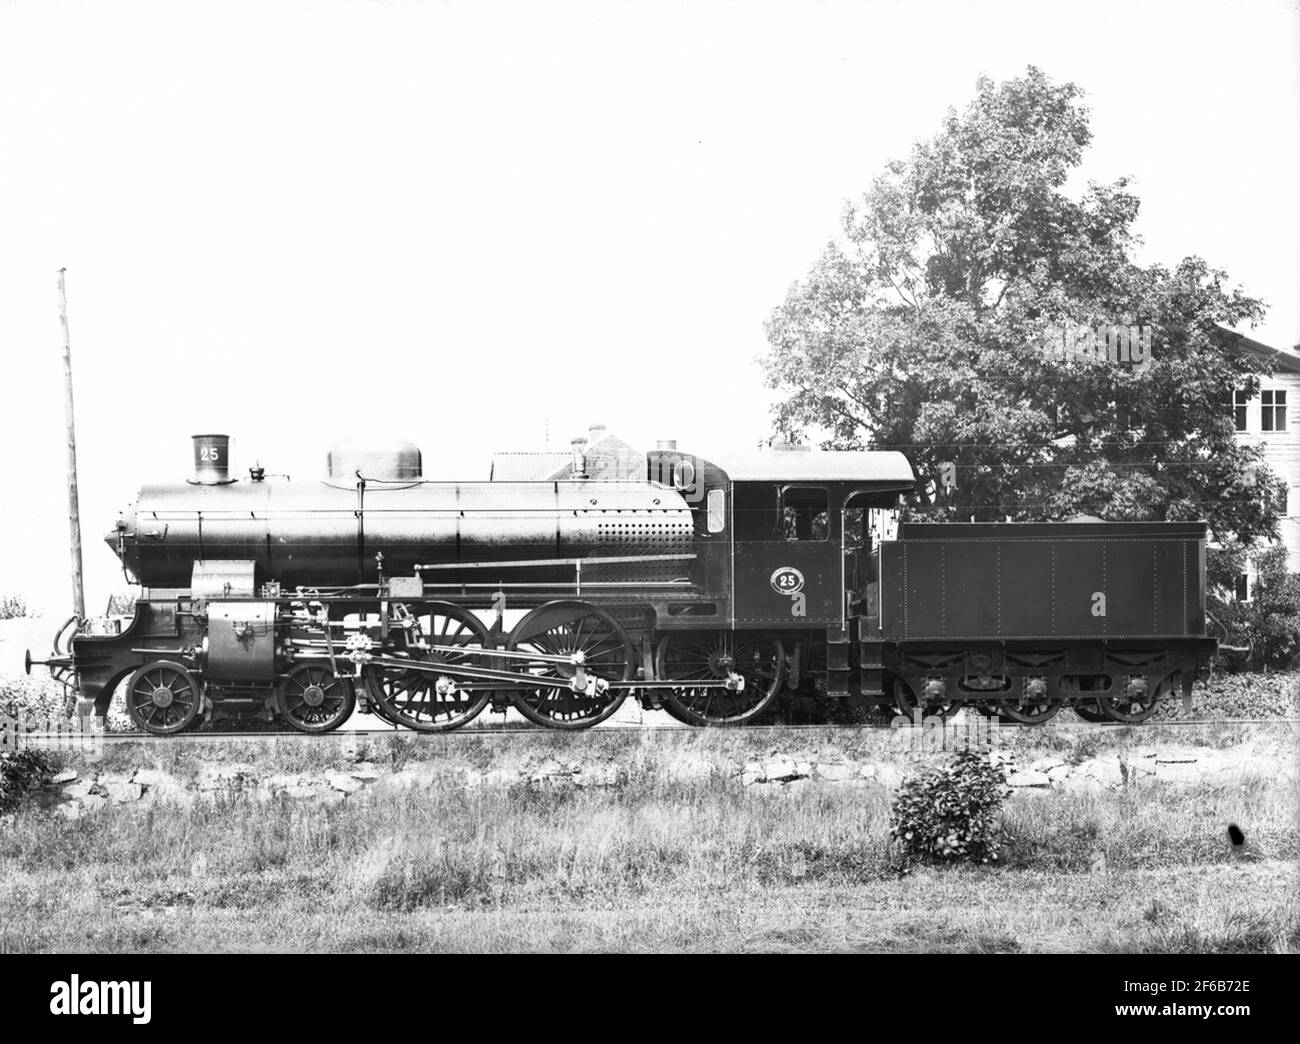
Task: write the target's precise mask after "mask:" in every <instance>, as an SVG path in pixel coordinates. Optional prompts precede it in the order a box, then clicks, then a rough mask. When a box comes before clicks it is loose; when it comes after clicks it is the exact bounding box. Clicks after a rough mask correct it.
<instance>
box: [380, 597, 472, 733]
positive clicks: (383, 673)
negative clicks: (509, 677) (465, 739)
mask: <svg viewBox="0 0 1300 1044" xmlns="http://www.w3.org/2000/svg"><path fill="white" fill-rule="evenodd" d="M415 616H416V619H417V620H418V621H419V624H420V635H419V638H420V641H421V642H422V643H423V645H424V646H425V648H421V647H420V645H419V644H414V645H411V646H410V647H409V648H408V652H407V654H406V655H405V656H404V657H403V658H405V659H410V660H411V661H413V662H418V663H420V664H422V665H425V669H422V670H416V669H413V668H395V667H367V668H366V669H365V670H364V671H363V672H362V677H363V678H364V679H365V684H366V694H367V695H368V696H369V697H370V699H371V700H372V701H373V702H374V704H375V710H376V713H378V714H379V716H380V717H381V718H383V719H384V720H385V721H388V722H390V723H392V724H394V725H404V726H406V728H408V729H414V730H415V731H416V732H448V731H450V730H451V729H458V728H460V727H461V726H462V725H465V724H467V723H468V722H471V721H473V720H474V719H475V718H476V717H478V715H479V713H480V712H481V711H482V710H483V708H484V707H486V706H487V705H488V702H489V701H490V700H491V699H492V692H493V688H494V684H493V683H492V682H490V681H486V680H475V679H473V678H466V677H464V676H463V675H458V674H456V673H454V672H447V673H444V672H440V671H438V670H437V669H436V668H437V666H439V665H441V666H444V667H456V666H463V667H494V666H497V665H495V664H493V663H491V662H490V661H489V660H488V658H487V657H484V656H476V655H474V654H473V653H472V652H471V650H478V649H491V648H493V643H492V638H491V635H489V634H488V629H487V627H486V626H484V624H483V621H482V620H480V619H479V618H478V617H477V616H475V615H474V614H473V613H472V612H470V611H469V610H468V609H462V608H461V607H460V606H457V605H452V604H451V603H449V602H439V603H436V604H434V605H430V606H424V607H421V608H419V609H417V610H416V612H415ZM429 667H432V668H434V669H432V670H430V669H428V668H429Z"/></svg>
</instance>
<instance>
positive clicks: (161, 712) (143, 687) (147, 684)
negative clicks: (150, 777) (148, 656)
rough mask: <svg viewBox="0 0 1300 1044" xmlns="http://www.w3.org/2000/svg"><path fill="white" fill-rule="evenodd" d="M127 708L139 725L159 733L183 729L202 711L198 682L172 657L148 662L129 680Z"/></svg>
mask: <svg viewBox="0 0 1300 1044" xmlns="http://www.w3.org/2000/svg"><path fill="white" fill-rule="evenodd" d="M125 698H126V711H127V713H128V714H129V715H130V716H131V721H133V722H134V723H135V725H136V727H137V728H140V729H143V730H144V731H145V732H152V733H154V734H155V735H158V736H171V735H174V734H175V733H177V732H183V731H184V730H185V729H187V728H189V727H190V726H191V725H192V724H194V720H195V717H196V716H197V715H198V712H199V683H198V681H197V680H196V679H195V677H194V675H192V674H191V673H190V672H189V671H188V670H187V669H186V668H185V667H184V666H182V665H181V664H179V663H173V662H172V661H171V660H154V661H153V662H152V663H146V664H145V665H144V666H143V667H141V668H140V669H139V670H138V671H136V672H135V673H134V674H133V675H131V679H130V681H128V682H127V683H126V697H125Z"/></svg>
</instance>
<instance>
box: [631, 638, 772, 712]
mask: <svg viewBox="0 0 1300 1044" xmlns="http://www.w3.org/2000/svg"><path fill="white" fill-rule="evenodd" d="M655 673H656V674H657V675H658V676H659V678H660V680H661V681H669V682H680V683H681V685H680V687H675V688H672V689H669V690H667V694H666V695H665V696H664V709H665V710H666V711H668V713H669V714H671V715H672V716H673V717H674V718H676V719H677V720H678V721H683V722H685V723H686V724H688V725H742V724H744V723H745V722H747V721H751V720H752V719H754V718H756V717H757V716H758V715H760V714H762V713H763V711H764V710H766V709H767V707H768V705H769V704H771V702H772V700H773V699H775V698H776V694H777V692H778V691H779V690H780V688H781V680H782V678H783V677H784V676H785V649H784V648H783V647H782V645H781V642H780V641H779V640H777V639H775V638H764V637H762V636H760V635H746V634H744V633H740V634H737V633H735V632H733V631H715V632H708V633H698V632H681V633H678V634H672V635H665V636H664V637H663V638H662V639H660V641H659V648H658V650H657V652H656V655H655ZM733 675H734V676H737V677H738V678H739V679H740V680H741V681H742V682H743V687H742V688H740V689H739V690H732V689H727V688H723V687H719V686H717V685H716V683H717V682H725V681H727V679H728V678H730V677H732V676H733ZM692 682H713V683H715V684H713V685H710V686H708V687H707V688H706V687H704V686H701V685H698V684H697V685H692V684H691V683H692Z"/></svg>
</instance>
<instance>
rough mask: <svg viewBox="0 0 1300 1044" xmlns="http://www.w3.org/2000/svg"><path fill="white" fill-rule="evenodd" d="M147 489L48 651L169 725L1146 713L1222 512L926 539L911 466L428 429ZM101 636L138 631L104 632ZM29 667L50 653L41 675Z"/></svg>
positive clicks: (1187, 631) (94, 695)
mask: <svg viewBox="0 0 1300 1044" xmlns="http://www.w3.org/2000/svg"><path fill="white" fill-rule="evenodd" d="M194 441H195V473H194V476H193V478H191V479H190V480H189V481H186V482H180V483H172V484H166V485H155V486H146V487H145V488H144V489H143V490H141V492H140V496H139V499H138V500H137V501H136V503H135V505H134V506H133V507H132V508H131V509H130V510H129V511H127V512H126V513H125V514H124V515H123V517H122V518H121V519H120V520H119V521H118V523H117V526H116V528H115V529H114V530H113V532H112V533H111V534H109V537H108V540H109V543H110V545H111V546H112V547H113V549H114V551H115V552H116V553H117V555H118V556H119V558H120V559H121V561H122V565H123V568H124V570H125V571H126V572H127V574H128V578H129V579H132V580H134V581H135V582H138V583H139V584H141V585H142V587H143V595H142V597H141V598H140V599H139V601H138V602H137V604H136V608H135V615H134V619H132V620H130V621H129V622H128V623H127V626H125V627H124V628H120V629H118V630H117V633H91V631H90V630H89V629H84V628H83V626H82V624H81V622H80V621H77V622H75V624H73V623H71V622H70V625H69V627H68V629H67V630H68V631H71V632H72V633H71V634H70V635H69V634H67V633H65V634H64V635H63V636H61V637H60V638H59V639H56V642H55V651H54V653H53V654H52V655H51V657H50V658H49V659H48V660H45V661H39V662H43V663H45V664H47V665H48V666H49V667H50V669H51V671H52V672H53V673H54V674H55V676H56V677H58V678H60V679H61V680H64V681H65V682H67V683H68V684H69V685H75V686H76V689H77V692H78V695H79V696H80V698H81V701H82V707H83V708H85V709H86V710H89V709H90V708H92V707H93V710H94V712H95V713H97V714H101V715H102V714H105V713H106V712H107V710H108V705H109V701H110V700H111V699H112V696H113V693H114V692H115V691H117V690H118V689H119V688H120V690H121V692H122V693H123V699H124V701H125V704H126V709H127V711H128V712H129V714H130V716H131V718H132V720H133V721H134V722H135V723H136V725H137V726H138V727H140V728H141V729H144V730H146V731H148V732H152V733H159V734H172V733H179V732H183V731H185V730H187V729H191V728H194V727H195V726H196V725H197V724H199V723H201V722H202V721H204V720H205V719H207V718H219V717H222V716H225V715H229V714H244V715H248V714H251V715H260V716H262V717H264V718H266V719H268V720H270V719H272V718H278V719H280V720H282V721H283V722H284V723H286V724H287V725H289V726H291V727H292V728H294V729H298V730H300V731H303V732H326V731H329V730H330V729H333V728H336V727H338V726H339V725H340V724H342V723H343V721H345V720H346V719H347V718H348V717H349V715H350V714H352V712H353V710H354V709H358V710H360V711H362V712H365V713H373V714H376V715H378V716H379V717H381V718H383V719H385V720H386V721H388V722H391V723H393V724H396V725H400V726H405V727H407V728H410V729H416V730H420V731H440V730H447V729H454V728H456V727H458V726H461V725H464V724H465V723H466V722H468V721H471V720H472V719H473V718H474V717H475V716H476V715H477V714H479V712H480V711H482V710H483V709H484V708H485V707H487V706H489V705H493V706H495V707H497V708H498V709H500V708H503V707H505V706H514V707H516V708H517V709H518V710H519V712H520V713H521V714H523V715H524V716H525V717H527V718H528V719H530V720H531V721H534V722H537V723H538V724H541V725H545V726H549V727H552V728H561V729H576V728H584V727H587V726H590V725H594V724H596V723H597V722H599V721H602V720H604V719H605V718H608V717H609V716H610V715H611V714H612V713H614V711H615V710H616V709H617V708H618V707H619V705H620V703H621V702H622V701H623V700H624V699H625V698H626V697H627V696H628V695H630V694H634V695H635V696H636V697H637V698H639V699H640V700H642V701H643V703H645V704H646V705H647V706H654V707H662V708H663V709H665V710H667V711H668V712H670V713H671V714H672V715H673V716H675V717H676V718H678V719H680V720H682V721H684V722H688V723H690V724H695V725H729V724H739V723H742V722H746V721H750V720H753V719H755V718H756V717H758V716H759V715H762V714H763V713H764V711H766V710H767V709H768V708H769V706H770V705H771V704H772V701H773V700H774V699H776V698H777V697H778V696H788V697H792V698H794V699H800V698H808V699H814V698H816V699H836V700H847V701H850V702H851V703H853V704H854V705H856V706H859V707H862V706H871V705H880V706H894V707H896V708H898V709H899V710H900V711H902V712H904V713H906V714H909V715H912V714H916V713H921V714H930V713H946V712H949V711H951V710H953V709H955V708H957V707H959V706H962V705H965V704H969V705H971V706H973V707H975V708H976V709H977V710H980V711H982V712H984V713H987V714H990V715H996V716H998V717H999V718H1001V719H1004V720H1008V721H1014V722H1021V723H1026V724H1032V723H1038V722H1043V721H1046V720H1048V719H1050V718H1051V717H1053V716H1054V715H1055V714H1056V713H1057V712H1058V711H1060V710H1061V709H1062V708H1063V707H1066V706H1069V707H1072V708H1074V709H1075V710H1076V711H1078V712H1079V713H1080V714H1081V715H1083V716H1084V717H1085V718H1088V719H1089V720H1097V721H1120V722H1138V721H1143V720H1145V719H1146V718H1147V717H1149V716H1150V715H1151V714H1152V713H1153V712H1154V711H1155V709H1156V706H1157V704H1158V701H1159V700H1160V699H1161V698H1162V697H1163V696H1165V695H1166V694H1167V693H1169V692H1170V691H1171V690H1172V688H1173V687H1174V686H1175V685H1176V684H1177V685H1180V686H1181V689H1182V692H1183V695H1184V698H1187V699H1189V698H1190V693H1191V686H1192V682H1193V679H1194V677H1195V674H1196V670H1197V667H1198V666H1199V665H1200V664H1202V663H1204V662H1205V661H1206V660H1207V659H1208V658H1209V657H1210V656H1211V655H1212V654H1213V652H1214V649H1215V642H1214V640H1213V639H1211V638H1207V637H1206V635H1205V621H1206V616H1205V537H1206V530H1205V526H1204V525H1203V524H1201V523H1140V524H1139V523H1044V524H1038V523H1034V524H970V525H962V524H951V525H950V524H944V525H936V524H916V523H904V524H902V525H901V526H896V527H894V529H895V530H896V531H891V526H892V520H893V519H894V518H896V516H897V510H898V508H899V505H900V500H901V498H902V496H903V495H904V494H907V493H908V492H910V491H911V490H912V489H913V486H914V484H915V476H914V475H913V472H912V468H911V466H910V464H909V463H908V461H907V459H906V458H905V457H904V456H903V455H902V454H899V453H894V452H816V451H811V450H806V449H802V448H798V447H793V448H785V449H774V450H770V451H763V452H755V453H752V454H749V455H747V456H744V457H737V456H730V455H717V456H709V457H705V456H700V455H698V454H694V453H688V452H681V451H678V450H677V449H676V447H675V445H674V444H671V443H661V444H660V446H659V448H657V449H655V450H653V451H651V452H649V453H647V454H645V455H644V457H642V458H638V460H637V462H636V469H635V470H636V472H637V473H636V474H628V475H624V476H619V477H615V478H609V477H595V476H593V475H591V474H589V473H588V468H587V461H586V458H585V456H584V452H583V449H582V447H581V445H580V444H575V453H574V457H573V460H572V462H571V464H570V465H569V466H568V467H567V468H566V469H565V473H564V475H563V476H562V477H559V478H555V479H553V480H547V481H521V482H512V481H488V482H434V481H426V480H425V479H424V478H423V477H422V467H421V457H420V453H419V450H418V449H417V448H415V447H414V446H412V445H411V444H409V443H403V442H382V441H381V442H375V441H370V442H360V443H357V442H354V443H350V444H346V445H342V446H339V447H336V448H335V449H334V450H333V451H331V453H330V457H329V469H328V475H329V477H328V478H327V479H325V480H324V481H323V482H319V483H316V482H305V483H304V482H290V481H288V480H287V479H279V478H272V477H267V476H266V475H265V474H264V473H263V472H262V471H261V470H260V469H252V470H251V471H250V473H249V476H248V478H246V479H235V478H232V477H231V476H230V475H229V469H228V452H229V445H228V439H227V438H226V437H225V436H195V440H194ZM95 630H98V631H101V632H102V631H105V630H109V631H111V630H113V629H112V628H103V627H100V628H96V629H95ZM29 662H30V660H29Z"/></svg>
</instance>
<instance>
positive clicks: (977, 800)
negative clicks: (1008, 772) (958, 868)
mask: <svg viewBox="0 0 1300 1044" xmlns="http://www.w3.org/2000/svg"><path fill="white" fill-rule="evenodd" d="M1010 792H1011V789H1010V788H1009V787H1008V786H1007V780H1006V776H1005V775H1004V774H1003V771H1002V769H1001V767H1000V766H997V765H994V764H993V763H992V762H991V761H990V760H989V758H988V756H987V755H984V754H979V753H976V752H975V751H962V752H961V753H959V754H958V755H957V756H956V757H955V758H954V759H953V761H952V762H951V763H949V764H947V765H944V766H942V767H938V768H931V769H929V770H928V771H926V772H924V773H922V774H921V775H920V776H914V777H912V778H910V779H907V780H904V781H903V783H902V785H901V786H900V787H899V788H898V792H897V793H896V794H895V795H894V802H893V805H892V806H891V807H890V810H889V836H890V838H891V839H892V840H893V841H895V842H896V843H897V844H898V846H899V849H900V851H901V854H902V862H903V865H904V867H906V866H908V865H911V864H913V863H932V864H939V865H944V864H952V863H976V864H982V863H988V862H991V861H995V860H996V859H997V858H998V849H999V847H1000V846H1001V844H1002V843H1003V842H1004V841H1005V840H1006V838H1004V837H1003V836H1002V828H1001V825H1000V818H999V813H1000V811H1001V808H1002V802H1003V800H1004V799H1005V798H1006V797H1007V795H1008V794H1010Z"/></svg>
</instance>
